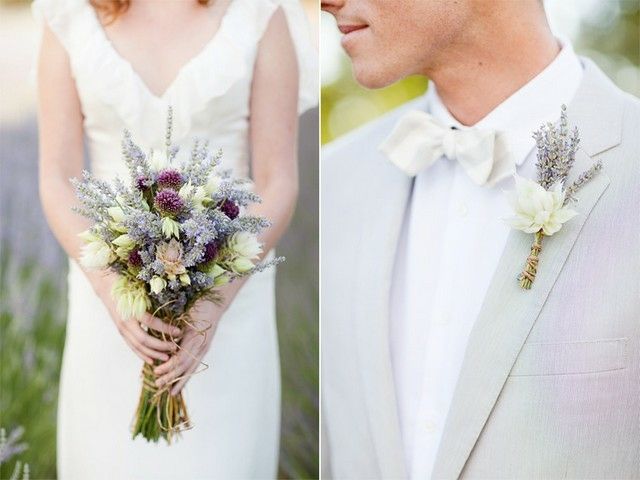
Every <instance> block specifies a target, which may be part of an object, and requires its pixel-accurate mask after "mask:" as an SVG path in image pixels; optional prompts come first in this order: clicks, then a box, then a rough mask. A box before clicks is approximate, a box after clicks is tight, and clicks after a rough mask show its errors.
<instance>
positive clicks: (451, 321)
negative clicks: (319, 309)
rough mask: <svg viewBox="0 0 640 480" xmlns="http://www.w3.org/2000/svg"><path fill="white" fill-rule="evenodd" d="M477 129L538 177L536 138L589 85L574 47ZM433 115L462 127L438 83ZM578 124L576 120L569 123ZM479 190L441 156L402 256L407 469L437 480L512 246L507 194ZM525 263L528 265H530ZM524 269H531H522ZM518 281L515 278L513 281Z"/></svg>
mask: <svg viewBox="0 0 640 480" xmlns="http://www.w3.org/2000/svg"><path fill="white" fill-rule="evenodd" d="M560 43H561V45H562V49H561V51H560V53H559V54H558V56H557V57H556V58H555V59H554V60H553V62H552V63H551V64H549V65H548V66H547V67H546V68H545V69H544V70H543V71H542V72H540V73H539V74H538V75H537V76H536V77H535V78H533V79H532V80H531V81H529V82H528V83H527V84H526V85H524V86H523V87H522V88H520V89H519V90H518V91H516V92H515V93H514V94H513V95H511V96H510V97H509V98H508V99H506V100H505V101H504V102H503V103H501V104H500V105H499V106H498V107H496V108H495V109H494V110H493V111H492V112H491V113H489V114H488V115H487V116H486V117H485V118H483V119H482V120H481V121H480V122H478V123H477V124H476V125H475V126H474V127H477V128H482V129H485V128H486V129H494V130H497V131H501V132H504V133H505V137H506V142H507V145H508V147H509V149H510V151H511V153H512V155H513V159H514V160H515V162H516V165H517V167H516V169H517V172H518V173H519V174H520V175H523V176H525V177H528V178H535V160H536V158H535V149H534V146H535V143H534V140H533V139H532V136H531V135H532V133H533V131H534V130H536V129H538V128H539V127H540V125H542V124H543V123H545V122H548V121H553V122H555V121H557V120H558V119H559V116H560V106H561V105H562V104H563V103H564V104H568V103H569V102H570V101H571V99H572V98H573V96H574V94H575V93H576V91H577V89H578V86H579V84H580V81H581V79H582V65H581V64H580V60H579V59H578V57H577V56H576V55H575V53H574V51H573V48H572V46H571V44H570V43H569V42H568V41H566V40H561V41H560ZM427 111H428V112H429V113H431V114H432V115H433V116H435V118H436V119H437V120H439V121H441V122H443V123H444V124H445V125H449V126H455V127H457V128H462V129H464V128H468V127H464V126H462V125H461V124H460V123H459V122H457V121H456V120H455V119H454V118H453V117H452V116H451V114H450V113H449V112H448V111H447V109H446V107H444V105H443V104H442V103H441V101H440V99H439V98H438V94H437V92H436V89H435V88H434V87H433V86H431V87H430V88H429V92H428V93H427ZM569 120H570V119H569ZM512 188H513V178H511V177H509V178H507V179H504V180H502V181H500V182H498V183H497V184H496V185H495V186H493V187H491V188H490V187H486V186H483V187H480V186H477V185H475V184H474V183H473V182H472V181H471V179H470V178H469V177H468V176H467V175H466V174H465V172H464V170H463V169H462V168H461V167H460V165H459V164H458V163H457V162H455V161H451V160H449V159H447V158H445V157H441V158H440V159H439V160H438V161H436V162H435V163H434V164H433V165H431V166H430V167H429V168H426V169H425V170H423V171H421V172H419V173H418V175H417V176H416V178H415V182H414V186H413V191H412V194H411V199H410V201H409V206H408V209H407V212H406V216H405V219H404V225H403V230H402V233H401V236H400V243H399V245H398V251H397V256H396V262H395V267H394V274H393V287H392V292H391V312H392V313H391V318H390V348H391V355H392V363H393V371H394V377H395V387H396V397H397V400H398V409H399V412H398V413H399V419H400V426H401V432H402V441H403V447H404V452H405V459H406V466H407V471H408V472H409V475H410V477H411V478H420V479H423V478H429V477H430V475H431V471H432V469H433V465H434V461H435V458H436V454H437V451H438V446H439V443H440V439H441V436H442V432H443V428H444V424H445V421H446V418H447V413H448V410H449V406H450V404H451V401H452V397H453V393H454V390H455V387H456V383H457V380H458V376H459V373H460V368H461V365H462V361H463V358H464V353H465V349H466V345H467V340H468V337H469V334H470V333H471V330H472V328H473V325H474V322H475V320H476V317H477V316H478V313H479V311H480V308H481V306H482V302H483V299H484V297H485V294H486V292H487V289H488V286H489V282H490V280H491V277H492V276H493V273H494V270H495V268H496V266H497V264H498V260H499V258H500V256H501V253H502V250H503V248H504V246H505V244H506V239H507V235H508V233H509V227H508V226H507V225H505V223H504V222H503V221H502V218H504V217H505V216H507V215H509V213H510V212H509V209H508V205H507V202H506V199H505V196H504V193H503V191H504V190H510V189H512ZM523 262H524V259H523ZM523 265H524V264H523ZM514 281H516V279H515V277H514Z"/></svg>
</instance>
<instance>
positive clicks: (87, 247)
mask: <svg viewBox="0 0 640 480" xmlns="http://www.w3.org/2000/svg"><path fill="white" fill-rule="evenodd" d="M78 236H79V237H80V238H81V239H82V240H84V241H85V244H84V245H83V246H82V249H81V252H80V264H81V265H82V266H83V267H86V268H104V267H106V266H107V265H109V264H110V263H112V262H114V261H115V260H116V258H117V257H116V254H115V252H114V251H113V250H112V248H111V247H110V246H109V244H108V243H107V242H105V241H104V240H103V239H102V238H100V237H99V236H98V235H96V234H95V233H93V232H92V231H91V230H86V231H84V232H82V233H80V234H79V235H78Z"/></svg>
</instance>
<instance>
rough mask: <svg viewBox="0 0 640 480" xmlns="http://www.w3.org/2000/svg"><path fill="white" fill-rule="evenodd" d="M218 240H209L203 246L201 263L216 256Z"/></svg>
mask: <svg viewBox="0 0 640 480" xmlns="http://www.w3.org/2000/svg"><path fill="white" fill-rule="evenodd" d="M218 247H219V245H218V242H217V240H214V241H213V242H209V243H207V244H206V245H205V246H204V255H203V256H202V263H207V262H210V261H211V260H213V259H214V258H216V255H218Z"/></svg>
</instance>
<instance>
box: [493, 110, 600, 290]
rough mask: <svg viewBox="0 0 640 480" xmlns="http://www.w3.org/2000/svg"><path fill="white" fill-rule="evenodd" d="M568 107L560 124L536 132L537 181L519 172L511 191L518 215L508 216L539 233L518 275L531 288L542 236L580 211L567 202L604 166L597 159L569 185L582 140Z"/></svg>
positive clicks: (509, 220) (517, 225) (511, 221)
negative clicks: (570, 121) (569, 117)
mask: <svg viewBox="0 0 640 480" xmlns="http://www.w3.org/2000/svg"><path fill="white" fill-rule="evenodd" d="M566 110H567V107H566V106H565V105H562V110H561V113H560V126H559V128H557V127H556V126H555V125H553V124H551V123H548V124H546V125H544V126H542V127H541V128H540V130H538V131H536V132H534V134H533V138H534V139H535V140H536V148H537V150H538V152H537V163H536V169H537V172H538V179H537V182H535V181H533V180H530V179H526V178H522V177H520V176H519V175H517V174H516V175H514V177H515V181H516V189H515V191H513V192H507V199H508V201H509V204H510V205H511V207H512V208H513V211H514V215H513V216H511V217H508V218H505V219H504V220H505V221H506V222H507V223H508V224H509V225H510V226H511V227H513V228H515V229H517V230H521V231H523V232H525V233H533V234H535V235H534V240H533V244H532V245H531V253H530V254H529V257H527V262H526V264H525V267H524V270H523V271H522V273H521V274H520V275H519V276H518V280H519V282H520V286H521V287H522V288H524V289H527V290H528V289H530V288H531V285H532V284H533V281H534V280H535V278H536V273H537V270H538V258H539V255H540V251H541V250H542V239H543V238H544V237H545V236H547V237H549V236H551V235H553V234H554V233H557V232H558V231H559V230H560V229H561V228H562V225H563V224H564V223H565V222H567V221H569V220H571V219H572V218H573V217H575V216H576V215H578V212H576V211H575V210H573V209H571V208H569V207H567V203H568V202H569V201H571V200H573V201H575V198H574V194H575V193H576V192H577V191H578V190H579V189H580V188H581V187H582V186H583V185H584V184H585V183H586V182H588V181H589V180H591V179H592V178H593V177H594V176H595V174H596V173H598V172H599V171H600V170H601V169H602V163H601V162H600V161H597V162H596V163H595V164H594V165H592V166H591V168H589V169H588V170H587V171H585V172H583V173H582V174H581V175H580V176H579V177H578V178H577V179H576V180H575V181H574V182H573V183H572V184H571V185H570V186H569V187H567V188H565V181H566V179H567V175H568V174H569V171H570V170H571V167H572V166H573V163H574V161H575V154H576V151H577V150H578V145H579V143H580V136H579V134H578V129H577V128H574V129H573V132H572V133H571V136H570V137H569V136H568V133H569V131H568V127H567V112H566Z"/></svg>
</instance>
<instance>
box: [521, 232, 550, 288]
mask: <svg viewBox="0 0 640 480" xmlns="http://www.w3.org/2000/svg"><path fill="white" fill-rule="evenodd" d="M543 237H544V233H542V230H538V231H537V232H536V234H535V236H534V237H533V244H532V245H531V252H530V253H529V256H528V257H527V263H526V264H525V266H524V270H523V271H522V273H521V274H520V275H519V276H518V280H519V281H520V286H521V287H522V288H524V289H525V290H529V289H530V288H531V285H533V281H534V280H535V279H536V273H537V272H538V258H539V256H540V251H541V250H542V238H543Z"/></svg>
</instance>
